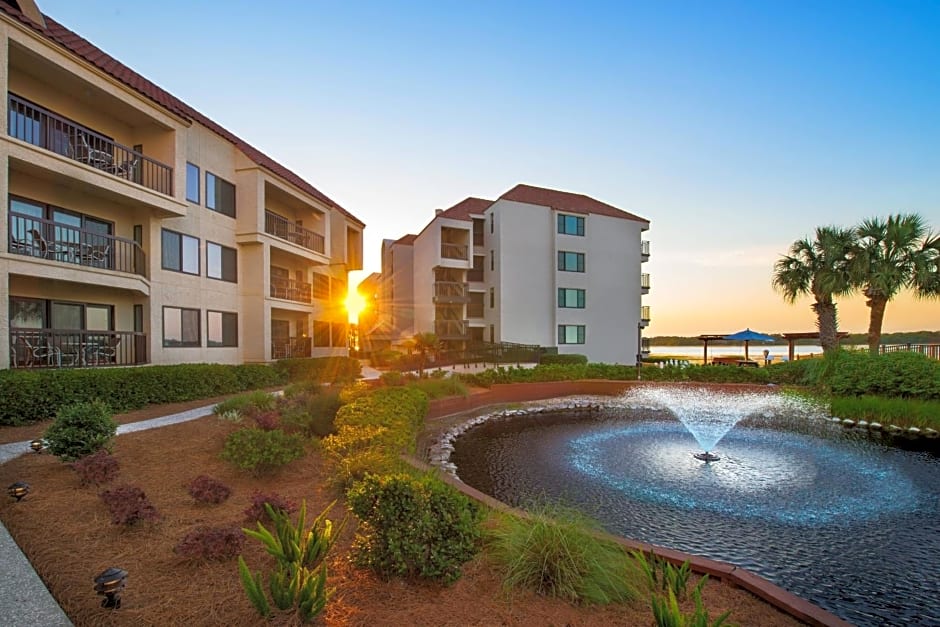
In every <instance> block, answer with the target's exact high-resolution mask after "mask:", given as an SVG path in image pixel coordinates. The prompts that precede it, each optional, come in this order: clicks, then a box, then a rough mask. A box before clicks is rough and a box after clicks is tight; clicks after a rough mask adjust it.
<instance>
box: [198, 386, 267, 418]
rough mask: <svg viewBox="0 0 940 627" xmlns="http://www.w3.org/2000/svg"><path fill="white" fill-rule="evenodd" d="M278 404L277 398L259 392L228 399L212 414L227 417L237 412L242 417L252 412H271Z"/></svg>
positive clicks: (217, 406) (214, 408)
mask: <svg viewBox="0 0 940 627" xmlns="http://www.w3.org/2000/svg"><path fill="white" fill-rule="evenodd" d="M276 404H277V398H275V397H274V396H273V395H272V394H268V393H267V392H264V391H261V390H258V391H256V392H251V393H249V394H240V395H238V396H233V397H232V398H227V399H225V400H224V401H222V402H221V403H219V404H218V405H216V406H215V407H213V408H212V412H213V413H214V414H215V415H217V416H227V415H230V412H235V413H236V414H238V415H239V416H240V417H243V416H245V415H247V414H248V413H249V412H250V411H251V410H258V411H270V410H272V409H274V407H275V405H276Z"/></svg>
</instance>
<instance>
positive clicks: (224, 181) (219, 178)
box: [204, 170, 238, 218]
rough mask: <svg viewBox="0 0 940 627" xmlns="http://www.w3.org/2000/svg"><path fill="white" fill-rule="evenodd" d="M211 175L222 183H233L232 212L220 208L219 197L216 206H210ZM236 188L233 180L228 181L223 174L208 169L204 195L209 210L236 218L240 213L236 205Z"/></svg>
mask: <svg viewBox="0 0 940 627" xmlns="http://www.w3.org/2000/svg"><path fill="white" fill-rule="evenodd" d="M210 176H211V177H212V178H213V179H216V180H218V181H221V182H222V183H225V184H226V185H231V186H232V213H228V212H225V211H222V210H221V209H219V208H218V204H219V199H218V198H216V199H215V205H216V206H214V207H210V206H209V177H210ZM235 190H236V188H235V183H232V182H231V181H227V180H225V179H224V178H222V177H221V176H219V175H218V174H215V173H213V172H210V171H209V170H206V193H205V194H204V196H205V197H206V209H208V210H209V211H214V212H215V213H220V214H222V215H223V216H228V217H230V218H234V217H235V216H236V215H237V213H238V212H237V209H236V206H235V205H236V202H235ZM213 195H215V186H214V185H213Z"/></svg>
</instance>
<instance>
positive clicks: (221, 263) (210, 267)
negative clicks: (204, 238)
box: [206, 242, 238, 283]
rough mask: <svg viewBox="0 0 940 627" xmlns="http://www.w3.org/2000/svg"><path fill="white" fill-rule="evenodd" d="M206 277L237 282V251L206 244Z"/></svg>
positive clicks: (212, 243) (218, 245)
mask: <svg viewBox="0 0 940 627" xmlns="http://www.w3.org/2000/svg"><path fill="white" fill-rule="evenodd" d="M206 276H207V277H209V278H210V279H220V280H222V281H231V282H232V283H237V282H238V251H237V250H235V249H234V248H229V247H228V246H222V245H220V244H216V243H215V242H206Z"/></svg>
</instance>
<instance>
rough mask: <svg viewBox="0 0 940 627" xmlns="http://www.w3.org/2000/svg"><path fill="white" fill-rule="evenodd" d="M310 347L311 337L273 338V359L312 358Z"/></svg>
mask: <svg viewBox="0 0 940 627" xmlns="http://www.w3.org/2000/svg"><path fill="white" fill-rule="evenodd" d="M310 347H311V344H310V338H309V337H275V338H271V359H290V358H293V357H310V355H311V352H310Z"/></svg>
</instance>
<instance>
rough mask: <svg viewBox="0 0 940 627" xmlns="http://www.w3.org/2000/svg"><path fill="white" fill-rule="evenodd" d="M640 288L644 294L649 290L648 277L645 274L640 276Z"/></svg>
mask: <svg viewBox="0 0 940 627" xmlns="http://www.w3.org/2000/svg"><path fill="white" fill-rule="evenodd" d="M640 288H641V289H642V290H643V293H644V294H645V293H646V292H648V291H649V289H650V275H649V274H647V273H646V272H644V273H643V274H641V275H640Z"/></svg>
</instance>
